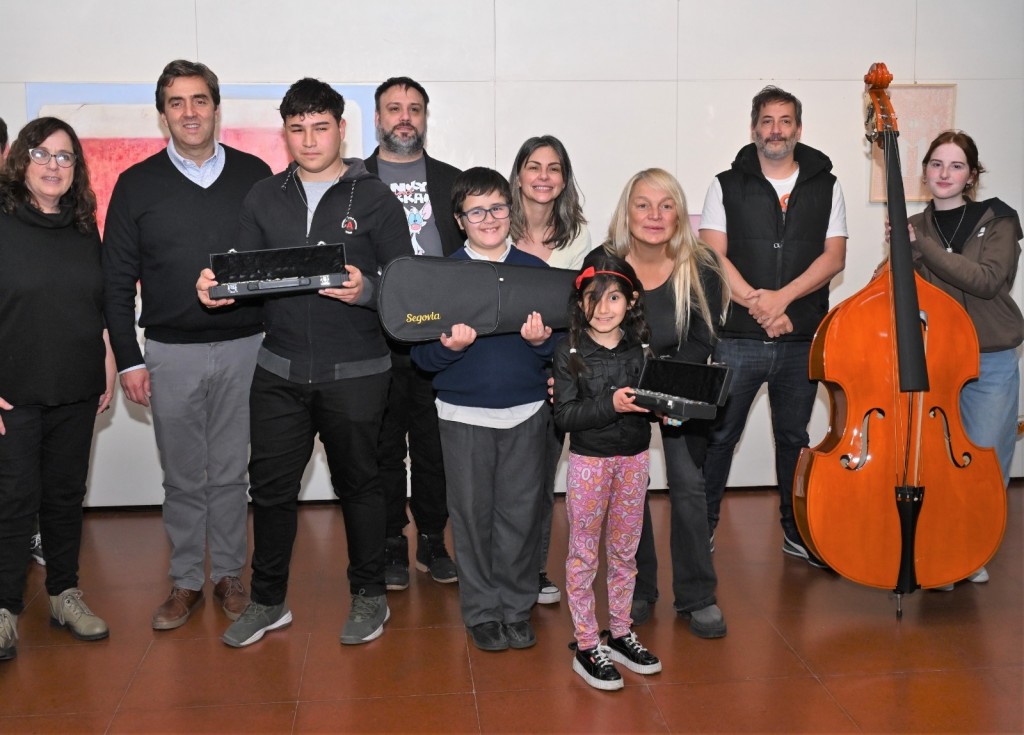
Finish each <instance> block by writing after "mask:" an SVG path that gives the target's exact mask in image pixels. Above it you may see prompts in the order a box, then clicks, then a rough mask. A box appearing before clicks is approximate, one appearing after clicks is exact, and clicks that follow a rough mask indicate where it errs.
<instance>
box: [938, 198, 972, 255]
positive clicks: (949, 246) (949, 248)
mask: <svg viewBox="0 0 1024 735" xmlns="http://www.w3.org/2000/svg"><path fill="white" fill-rule="evenodd" d="M963 210H964V211H962V212H961V213H960V221H959V222H957V223H956V229H955V230H953V234H952V235H951V236H950V237H948V238H947V237H946V234H945V233H944V232H943V231H942V228H941V227H939V221H938V220H937V219H935V211H934V210H933V211H932V223H934V225H935V231H936V232H938V233H939V237H941V238H942V244H943V245H945V246H946V252H947V253H951V252H953V244H952V243H953V241H954V240H956V233H958V232H960V225H962V224H963V223H964V216H965V215H966V214H967V204H966V203H965V204H964V205H963Z"/></svg>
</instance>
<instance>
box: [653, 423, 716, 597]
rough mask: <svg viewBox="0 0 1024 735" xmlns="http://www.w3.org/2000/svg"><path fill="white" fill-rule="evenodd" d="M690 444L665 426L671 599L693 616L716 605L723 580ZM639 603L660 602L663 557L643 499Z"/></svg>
mask: <svg viewBox="0 0 1024 735" xmlns="http://www.w3.org/2000/svg"><path fill="white" fill-rule="evenodd" d="M689 441H692V440H691V439H689V438H688V437H687V436H686V435H685V434H684V433H683V432H682V431H681V430H679V429H675V428H672V427H667V426H662V427H661V443H662V447H663V448H664V450H665V468H666V471H667V475H668V496H669V506H670V508H671V520H670V523H669V548H670V550H671V553H672V595H673V598H674V600H673V605H674V606H675V609H676V610H679V611H683V612H693V611H694V610H700V609H702V608H705V607H707V606H708V605H713V604H715V602H716V597H715V591H716V589H717V587H718V576H717V575H716V573H715V566H714V563H713V561H712V558H711V547H710V545H709V544H708V520H707V498H706V496H705V495H704V474H703V472H702V471H701V469H700V468H699V467H697V465H696V464H695V463H694V461H693V457H692V453H691V451H690V448H689V446H688V442H689ZM636 564H637V576H636V588H635V590H634V593H633V596H634V598H639V599H644V600H648V601H650V602H654V601H655V600H657V599H658V558H657V555H656V554H655V547H654V528H653V526H652V524H651V509H650V507H649V505H648V504H647V500H646V498H645V500H644V527H643V530H642V532H641V533H640V545H639V547H637V552H636Z"/></svg>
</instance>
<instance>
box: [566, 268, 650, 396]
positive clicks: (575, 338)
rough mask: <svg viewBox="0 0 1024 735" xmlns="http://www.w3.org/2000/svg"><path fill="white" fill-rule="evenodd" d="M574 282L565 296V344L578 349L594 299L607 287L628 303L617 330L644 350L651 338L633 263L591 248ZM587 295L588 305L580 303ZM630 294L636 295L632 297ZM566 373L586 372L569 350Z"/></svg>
mask: <svg viewBox="0 0 1024 735" xmlns="http://www.w3.org/2000/svg"><path fill="white" fill-rule="evenodd" d="M576 283H577V284H578V285H577V286H576V288H574V289H573V290H572V292H571V293H570V295H569V305H568V313H569V334H568V340H569V347H570V348H571V349H578V348H579V346H580V345H581V344H582V343H583V335H584V334H586V333H587V329H588V328H589V327H590V320H591V319H593V317H594V309H595V308H597V302H599V301H600V300H601V298H602V297H603V296H604V294H605V293H606V292H607V291H608V290H609V289H611V288H618V289H619V290H620V291H621V292H622V293H623V295H625V297H626V300H627V301H628V302H629V309H628V310H627V311H626V316H625V317H624V318H623V320H622V325H621V329H622V332H623V334H625V336H626V339H627V340H628V341H630V342H639V343H640V344H642V345H644V351H645V352H647V351H648V349H647V344H648V343H649V342H650V341H651V330H650V328H649V327H648V326H647V318H646V315H645V313H644V288H643V286H641V285H640V279H639V278H637V275H636V271H634V270H633V266H631V265H630V264H629V263H627V262H626V261H625V259H623V258H620V257H618V256H616V255H606V254H604V253H602V252H600V251H595V252H594V253H592V254H591V255H588V256H587V259H586V260H585V261H584V262H583V270H581V271H580V277H579V278H577V279H576ZM587 293H589V295H590V307H589V308H587V307H586V306H585V305H584V299H583V296H584V294H587ZM633 294H636V296H635V297H634V296H633ZM569 372H570V373H571V374H572V376H573V377H574V378H575V377H579V376H580V375H582V374H583V373H584V372H586V365H585V364H584V362H583V358H581V357H580V356H579V353H578V352H575V351H572V352H570V355H569Z"/></svg>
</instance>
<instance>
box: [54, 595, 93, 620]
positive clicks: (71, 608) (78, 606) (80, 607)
mask: <svg viewBox="0 0 1024 735" xmlns="http://www.w3.org/2000/svg"><path fill="white" fill-rule="evenodd" d="M61 596H62V597H63V598H64V599H63V600H61V606H62V607H63V610H62V612H63V613H64V620H65V621H66V620H67V619H68V613H69V612H70V613H71V614H73V615H74V616H75V617H82V616H83V615H95V613H94V612H93V611H92V610H90V609H89V606H88V605H86V604H85V603H84V602H83V601H82V590H80V589H77V588H73V589H70V590H68V591H67V592H65V593H64V594H63V595H61Z"/></svg>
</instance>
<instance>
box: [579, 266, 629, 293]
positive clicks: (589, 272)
mask: <svg viewBox="0 0 1024 735" xmlns="http://www.w3.org/2000/svg"><path fill="white" fill-rule="evenodd" d="M600 274H604V275H606V276H618V277H619V278H621V279H622V280H624V281H625V282H626V283H628V284H629V287H630V288H632V289H635V288H636V287H635V286H634V285H633V282H632V281H631V280H630V279H629V278H628V277H627V276H624V275H623V274H622V273H618V272H617V271H597V270H594V266H592V265H588V266H587V267H586V268H584V269H583V270H582V271H580V274H579V275H578V276H576V288H577V289H578V288H579V287H580V284H581V283H583V281H585V280H586V279H588V278H593V277H594V276H597V275H600Z"/></svg>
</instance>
